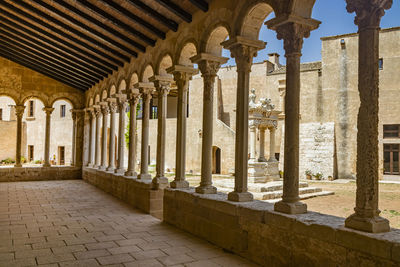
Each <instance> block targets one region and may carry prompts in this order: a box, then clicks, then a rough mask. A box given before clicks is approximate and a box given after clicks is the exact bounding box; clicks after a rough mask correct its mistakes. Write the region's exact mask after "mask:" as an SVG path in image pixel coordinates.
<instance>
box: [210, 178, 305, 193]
mask: <svg viewBox="0 0 400 267" xmlns="http://www.w3.org/2000/svg"><path fill="white" fill-rule="evenodd" d="M213 185H214V186H216V187H217V188H218V189H222V188H228V189H230V191H232V190H233V188H234V187H235V184H234V182H233V181H232V180H217V181H215V182H214V183H213ZM299 187H300V188H306V187H308V183H307V182H300V183H299ZM247 188H248V190H249V192H255V193H261V192H274V191H279V190H282V189H283V182H282V181H274V182H268V183H249V184H248V186H247ZM230 191H229V192H230Z"/></svg>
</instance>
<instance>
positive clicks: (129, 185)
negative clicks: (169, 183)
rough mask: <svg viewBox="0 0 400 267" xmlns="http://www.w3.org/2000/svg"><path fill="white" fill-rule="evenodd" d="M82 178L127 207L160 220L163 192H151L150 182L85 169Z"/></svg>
mask: <svg viewBox="0 0 400 267" xmlns="http://www.w3.org/2000/svg"><path fill="white" fill-rule="evenodd" d="M82 178H83V179H84V180H85V181H87V182H88V183H90V184H92V185H94V186H96V187H98V188H100V189H101V190H103V191H105V192H107V193H109V194H111V195H113V196H115V197H117V198H119V199H121V200H122V201H124V202H126V203H128V204H129V205H132V206H133V207H135V208H138V209H140V210H142V211H144V212H146V213H149V214H151V215H153V216H154V217H157V218H159V219H162V213H163V194H164V192H163V190H153V189H152V184H151V180H148V181H142V180H138V179H132V178H128V177H126V176H123V175H118V174H114V173H111V172H105V171H101V170H98V169H93V168H85V167H84V168H83V170H82Z"/></svg>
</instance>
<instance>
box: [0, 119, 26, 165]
mask: <svg viewBox="0 0 400 267" xmlns="http://www.w3.org/2000/svg"><path fill="white" fill-rule="evenodd" d="M16 144H17V121H0V160H3V159H6V158H11V159H15V154H16V153H15V151H16V149H17V147H16V146H17V145H16ZM22 146H23V147H24V146H26V123H25V122H24V123H22ZM22 156H23V157H25V156H26V154H25V151H23V152H22Z"/></svg>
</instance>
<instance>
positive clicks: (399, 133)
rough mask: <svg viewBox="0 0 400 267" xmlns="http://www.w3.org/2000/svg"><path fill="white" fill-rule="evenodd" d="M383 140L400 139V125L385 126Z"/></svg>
mask: <svg viewBox="0 0 400 267" xmlns="http://www.w3.org/2000/svg"><path fill="white" fill-rule="evenodd" d="M383 138H400V124H388V125H383Z"/></svg>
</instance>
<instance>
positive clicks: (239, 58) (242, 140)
mask: <svg viewBox="0 0 400 267" xmlns="http://www.w3.org/2000/svg"><path fill="white" fill-rule="evenodd" d="M222 45H223V46H224V47H225V48H226V49H229V50H230V51H231V56H232V57H233V58H235V61H236V66H237V73H238V79H237V94H236V137H235V138H236V140H235V189H234V191H233V192H230V193H229V194H228V200H231V201H252V200H253V195H252V194H251V193H249V192H248V191H247V163H248V162H247V160H248V159H247V158H248V155H247V153H248V131H249V120H248V118H249V79H250V71H251V65H252V62H253V57H254V56H256V55H257V51H258V50H260V49H263V48H265V43H264V42H262V41H256V40H249V39H246V38H244V37H242V36H236V37H234V38H233V39H229V40H227V41H225V42H223V43H222Z"/></svg>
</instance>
